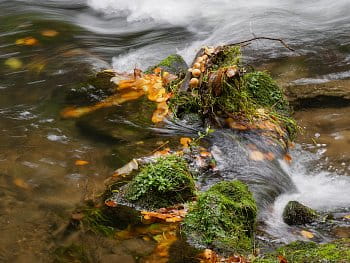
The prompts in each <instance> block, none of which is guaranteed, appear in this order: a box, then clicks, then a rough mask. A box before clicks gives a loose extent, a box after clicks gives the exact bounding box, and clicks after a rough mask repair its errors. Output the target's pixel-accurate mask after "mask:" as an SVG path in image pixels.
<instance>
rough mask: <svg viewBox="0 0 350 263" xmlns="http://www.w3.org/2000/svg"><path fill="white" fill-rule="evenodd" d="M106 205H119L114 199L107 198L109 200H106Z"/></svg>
mask: <svg viewBox="0 0 350 263" xmlns="http://www.w3.org/2000/svg"><path fill="white" fill-rule="evenodd" d="M105 205H106V206H109V207H117V206H118V203H117V202H115V201H113V200H107V201H105Z"/></svg>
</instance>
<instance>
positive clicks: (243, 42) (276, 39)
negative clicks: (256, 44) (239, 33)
mask: <svg viewBox="0 0 350 263" xmlns="http://www.w3.org/2000/svg"><path fill="white" fill-rule="evenodd" d="M260 39H264V40H272V41H278V42H280V43H281V44H282V45H283V46H284V47H285V48H286V49H288V50H290V51H293V52H294V51H295V49H293V48H291V47H290V46H288V44H287V43H286V42H284V41H283V40H282V39H280V38H273V37H253V38H251V39H248V40H244V41H240V42H236V43H230V44H228V45H227V46H235V45H241V44H246V43H249V42H252V41H255V40H260Z"/></svg>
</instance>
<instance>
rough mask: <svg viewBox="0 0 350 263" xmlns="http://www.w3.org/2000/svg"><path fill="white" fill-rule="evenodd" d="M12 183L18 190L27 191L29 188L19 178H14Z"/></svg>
mask: <svg viewBox="0 0 350 263" xmlns="http://www.w3.org/2000/svg"><path fill="white" fill-rule="evenodd" d="M13 183H14V184H15V185H16V186H18V187H19V188H22V189H26V190H29V189H30V188H31V187H30V185H29V184H28V183H26V182H25V181H24V180H23V179H21V178H15V179H14V180H13Z"/></svg>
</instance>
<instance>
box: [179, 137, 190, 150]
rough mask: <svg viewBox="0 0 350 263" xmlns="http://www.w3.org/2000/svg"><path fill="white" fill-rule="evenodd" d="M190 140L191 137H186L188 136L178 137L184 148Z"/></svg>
mask: <svg viewBox="0 0 350 263" xmlns="http://www.w3.org/2000/svg"><path fill="white" fill-rule="evenodd" d="M191 142H192V139H191V138H188V137H182V138H180V143H181V145H182V146H183V147H184V148H188V147H189V145H190V143H191Z"/></svg>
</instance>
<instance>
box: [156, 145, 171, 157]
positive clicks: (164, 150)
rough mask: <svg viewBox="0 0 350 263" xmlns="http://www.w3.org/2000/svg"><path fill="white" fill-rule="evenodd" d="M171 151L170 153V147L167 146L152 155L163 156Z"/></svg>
mask: <svg viewBox="0 0 350 263" xmlns="http://www.w3.org/2000/svg"><path fill="white" fill-rule="evenodd" d="M169 153H170V148H169V147H167V148H164V149H163V150H159V151H156V152H154V153H153V154H152V155H153V156H154V157H161V156H165V155H168V154H169Z"/></svg>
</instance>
